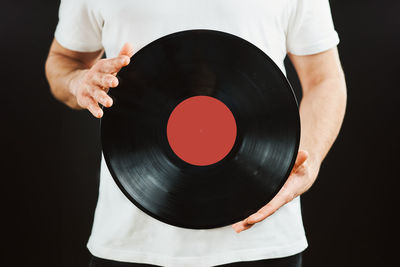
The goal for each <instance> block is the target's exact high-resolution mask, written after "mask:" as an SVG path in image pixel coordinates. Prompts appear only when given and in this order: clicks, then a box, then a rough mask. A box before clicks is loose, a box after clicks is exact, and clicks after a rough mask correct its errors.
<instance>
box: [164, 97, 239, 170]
mask: <svg viewBox="0 0 400 267" xmlns="http://www.w3.org/2000/svg"><path fill="white" fill-rule="evenodd" d="M167 137H168V142H169V145H170V146H171V148H172V150H173V151H174V152H175V154H176V155H177V156H178V157H179V158H180V159H182V160H183V161H185V162H187V163H189V164H192V165H196V166H206V165H210V164H214V163H217V162H218V161H220V160H222V159H223V158H224V157H225V156H226V155H227V154H228V153H229V152H230V151H231V149H232V147H233V145H234V143H235V139H236V121H235V118H234V116H233V114H232V112H231V111H230V110H229V108H228V107H227V106H226V105H225V104H224V103H222V102H221V101H220V100H218V99H216V98H214V97H210V96H194V97H190V98H187V99H185V100H184V101H182V102H181V103H179V104H178V105H177V106H176V107H175V109H174V110H173V111H172V113H171V115H170V117H169V119H168V124H167Z"/></svg>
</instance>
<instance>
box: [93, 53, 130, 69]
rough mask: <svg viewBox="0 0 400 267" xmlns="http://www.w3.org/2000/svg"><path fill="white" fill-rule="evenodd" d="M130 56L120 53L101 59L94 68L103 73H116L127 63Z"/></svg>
mask: <svg viewBox="0 0 400 267" xmlns="http://www.w3.org/2000/svg"><path fill="white" fill-rule="evenodd" d="M129 62H130V58H129V57H128V56H125V55H121V56H118V57H114V58H109V59H101V60H99V61H98V63H97V64H96V70H98V71H100V72H104V73H117V72H118V71H119V70H120V69H121V68H122V67H124V66H126V65H128V64H129Z"/></svg>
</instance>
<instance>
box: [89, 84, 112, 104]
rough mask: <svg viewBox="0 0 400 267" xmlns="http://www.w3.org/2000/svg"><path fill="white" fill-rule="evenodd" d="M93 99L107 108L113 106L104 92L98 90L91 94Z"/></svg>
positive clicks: (110, 99)
mask: <svg viewBox="0 0 400 267" xmlns="http://www.w3.org/2000/svg"><path fill="white" fill-rule="evenodd" d="M93 98H94V100H95V101H97V102H99V103H100V104H102V105H103V106H105V107H107V108H109V107H111V106H112V104H113V100H112V98H111V97H110V96H109V95H108V94H107V93H106V92H104V91H103V90H101V89H99V88H98V89H96V90H95V91H94V92H93Z"/></svg>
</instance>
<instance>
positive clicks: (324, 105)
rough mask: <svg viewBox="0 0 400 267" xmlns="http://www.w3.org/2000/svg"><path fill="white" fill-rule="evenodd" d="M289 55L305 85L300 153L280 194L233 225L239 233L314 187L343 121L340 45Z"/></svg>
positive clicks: (302, 83) (344, 100) (343, 82)
mask: <svg viewBox="0 0 400 267" xmlns="http://www.w3.org/2000/svg"><path fill="white" fill-rule="evenodd" d="M289 58H290V60H291V61H292V63H293V65H294V67H295V69H296V71H297V74H298V76H299V79H300V82H301V85H302V88H303V99H302V101H301V103H300V119H301V131H302V132H301V139H300V149H299V153H298V156H297V159H296V163H295V165H294V167H293V170H292V172H291V174H290V176H289V178H288V180H287V181H286V183H285V184H284V185H283V187H282V188H281V190H280V191H279V192H278V194H277V195H276V196H275V197H274V198H273V199H272V200H271V201H270V202H269V203H268V204H266V205H265V206H264V207H262V208H261V209H260V210H259V211H257V212H256V213H254V214H253V215H251V216H249V217H248V218H247V219H245V220H243V221H240V222H238V223H235V224H233V225H232V227H233V228H234V230H235V231H236V232H238V233H239V232H241V231H243V230H247V229H249V228H250V227H251V226H253V225H254V224H255V223H258V222H260V221H262V220H264V219H266V218H267V217H269V216H270V215H272V214H273V213H274V212H275V211H277V210H278V209H279V208H280V207H282V206H283V205H285V204H286V203H288V202H290V201H292V200H293V199H294V198H295V197H297V196H299V195H301V194H302V193H304V192H306V191H307V190H308V189H309V188H310V187H311V185H312V184H313V183H314V181H315V179H316V178H317V175H318V172H319V168H320V165H321V163H322V160H323V159H324V158H325V156H326V154H327V153H328V151H329V149H330V148H331V146H332V144H333V142H334V141H335V139H336V137H337V135H338V133H339V130H340V127H341V125H342V121H343V117H344V112H345V107H346V98H347V96H346V83H345V79H344V74H343V70H342V68H341V65H340V60H339V56H338V52H337V48H332V49H330V50H328V51H325V52H322V53H318V54H315V55H308V56H296V55H292V54H289Z"/></svg>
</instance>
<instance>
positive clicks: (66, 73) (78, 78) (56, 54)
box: [45, 39, 133, 118]
mask: <svg viewBox="0 0 400 267" xmlns="http://www.w3.org/2000/svg"><path fill="white" fill-rule="evenodd" d="M102 54H103V51H102V50H100V51H96V52H87V53H86V52H85V53H82V52H76V51H72V50H69V49H66V48H64V47H63V46H61V45H60V44H59V43H58V42H57V40H55V39H54V40H53V43H52V44H51V47H50V51H49V55H48V57H47V61H46V66H45V70H46V77H47V80H48V81H49V84H50V88H51V92H52V94H53V95H54V97H55V98H56V99H58V100H59V101H61V102H63V103H65V104H66V105H68V106H69V107H71V108H74V109H88V110H89V111H90V112H91V113H92V114H93V115H94V116H95V117H97V118H100V117H101V116H102V115H103V111H102V109H101V108H100V107H99V105H98V104H99V103H100V104H102V105H103V106H105V107H110V106H111V105H112V99H111V98H110V97H109V96H108V95H107V91H108V89H109V88H110V87H116V86H117V85H118V79H117V78H116V77H115V75H116V74H117V72H118V71H119V70H120V69H121V68H122V67H124V66H126V65H128V64H129V61H130V57H131V56H132V55H133V49H132V45H130V44H129V43H127V44H125V45H124V46H123V47H122V49H121V52H120V54H119V55H118V57H115V58H112V59H100V57H101V55H102Z"/></svg>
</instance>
